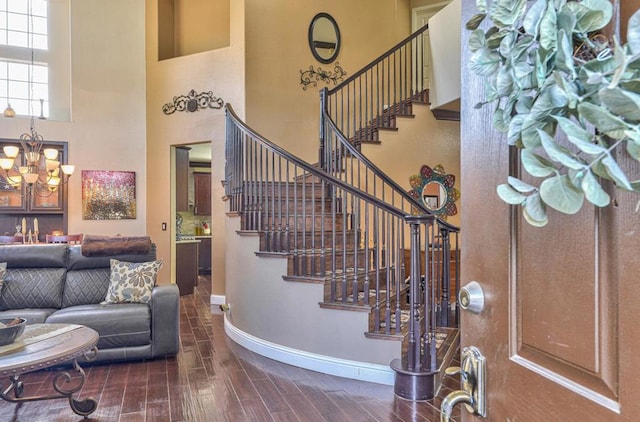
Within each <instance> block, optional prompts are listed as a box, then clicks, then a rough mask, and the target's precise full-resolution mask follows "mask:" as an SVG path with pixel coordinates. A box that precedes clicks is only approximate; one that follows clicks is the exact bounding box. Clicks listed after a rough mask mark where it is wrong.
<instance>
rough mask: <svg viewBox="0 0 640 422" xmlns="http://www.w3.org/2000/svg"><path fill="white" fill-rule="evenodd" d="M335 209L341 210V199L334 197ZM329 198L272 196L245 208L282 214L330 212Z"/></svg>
mask: <svg viewBox="0 0 640 422" xmlns="http://www.w3.org/2000/svg"><path fill="white" fill-rule="evenodd" d="M335 201H336V205H335V211H336V213H340V212H341V211H342V208H341V205H340V203H341V201H340V200H339V199H336V200H335ZM331 202H332V201H331V200H330V199H326V198H325V200H324V201H323V200H322V199H320V198H305V199H304V200H303V198H302V197H298V198H297V200H294V198H289V200H288V201H287V198H274V199H273V200H272V199H270V198H262V201H261V202H259V203H254V204H249V205H248V206H247V209H249V210H252V209H258V210H262V211H264V212H268V213H269V214H271V213H274V212H275V213H276V214H278V213H281V214H284V213H286V212H289V214H293V213H294V212H297V213H302V210H304V211H305V212H306V213H308V214H310V213H311V212H312V211H313V212H315V213H316V214H320V213H321V212H323V211H324V213H325V214H331V212H332V209H331Z"/></svg>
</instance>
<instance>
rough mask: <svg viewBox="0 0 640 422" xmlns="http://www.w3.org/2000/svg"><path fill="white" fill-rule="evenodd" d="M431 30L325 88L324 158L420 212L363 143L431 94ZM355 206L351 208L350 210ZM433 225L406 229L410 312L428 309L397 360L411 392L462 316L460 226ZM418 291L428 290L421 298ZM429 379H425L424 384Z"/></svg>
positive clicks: (401, 384) (383, 196)
mask: <svg viewBox="0 0 640 422" xmlns="http://www.w3.org/2000/svg"><path fill="white" fill-rule="evenodd" d="M427 30H428V27H427V26H424V27H423V28H420V29H419V30H418V31H416V32H415V33H413V34H411V35H410V36H409V37H407V38H405V39H404V40H402V41H401V42H400V43H398V44H397V45H396V46H394V47H393V48H391V49H390V50H388V51H387V52H385V53H384V54H382V55H381V56H380V57H378V58H377V59H376V60H374V61H373V62H371V63H370V64H369V65H367V66H365V67H364V68H363V69H361V70H360V71H358V72H356V73H355V74H354V75H352V76H351V77H350V78H348V79H346V80H345V81H344V82H342V83H341V84H339V85H338V86H336V87H335V88H334V89H331V90H329V89H327V88H324V89H323V90H322V91H321V113H320V118H321V122H320V152H319V160H320V162H319V166H320V167H321V168H323V169H324V170H325V171H326V172H327V173H328V174H329V175H331V176H333V177H334V178H336V179H338V180H341V181H343V182H345V183H347V184H348V185H353V186H356V187H357V188H358V190H360V191H362V192H365V193H367V194H370V195H371V196H373V197H375V198H376V199H377V200H378V201H380V202H383V203H386V204H388V205H390V206H393V207H397V208H399V209H400V210H402V211H403V212H404V213H405V215H406V216H409V215H416V216H420V217H416V218H426V216H430V217H431V218H433V217H432V215H431V212H430V211H429V210H428V209H427V208H426V207H425V205H424V204H423V203H422V202H420V201H417V200H415V199H414V198H412V197H411V196H409V194H408V193H407V192H406V191H405V190H404V189H402V188H401V187H400V186H398V185H397V184H396V183H395V182H394V181H393V180H392V179H390V178H389V177H388V176H387V175H386V174H385V173H384V172H383V171H381V170H380V169H379V168H378V167H377V166H376V165H375V164H373V163H372V162H371V161H370V160H369V159H367V157H365V156H364V155H363V154H362V153H361V152H360V146H361V144H362V143H363V142H377V141H378V133H379V132H380V131H381V130H385V129H394V128H395V123H396V120H397V119H398V118H399V117H401V116H410V115H411V114H412V107H413V104H414V103H416V102H417V103H426V102H427V101H428V91H427V87H426V86H425V82H424V81H425V75H424V74H423V71H424V70H423V69H424V66H423V65H424V45H423V43H424V34H425V32H426V31H427ZM355 211H357V210H354V209H347V212H348V213H353V212H355ZM404 221H405V222H408V221H411V218H410V217H407V220H404ZM409 224H410V223H409ZM410 225H411V224H410ZM428 225H430V228H429V229H428V230H426V231H425V233H424V234H421V233H417V234H414V233H413V232H412V233H411V235H410V236H407V238H408V239H410V243H411V244H410V247H408V250H409V252H408V254H409V255H410V256H409V259H408V261H410V262H411V264H410V265H411V266H410V268H409V269H407V272H408V273H409V277H408V280H409V298H410V300H409V302H410V308H411V312H412V314H413V312H418V313H419V314H420V315H425V316H426V317H425V318H424V320H423V321H422V323H421V324H417V323H416V324H412V323H411V321H412V320H413V319H410V321H409V322H410V323H409V327H408V337H407V339H408V340H407V343H408V344H407V351H406V353H405V354H404V355H403V357H402V359H399V360H396V361H394V362H392V368H393V369H394V370H395V371H396V374H397V375H396V393H397V394H399V395H400V396H402V397H405V398H409V399H424V398H428V397H429V396H430V394H431V391H423V390H421V388H423V387H418V385H419V383H417V382H416V380H418V379H420V377H421V376H423V375H424V371H425V370H427V372H428V371H432V372H433V373H437V372H438V368H440V365H439V362H438V360H437V353H435V349H431V348H433V347H435V346H434V345H433V344H432V343H433V342H432V341H431V340H430V339H432V338H434V337H433V336H435V335H436V334H434V333H437V332H438V331H439V330H441V331H442V329H443V328H444V327H457V321H458V318H457V313H456V312H457V307H456V306H455V302H456V299H455V293H454V292H455V290H456V289H457V287H458V286H459V275H458V274H459V260H460V247H459V244H458V233H459V231H460V230H459V228H458V227H456V226H453V225H451V224H449V223H447V222H446V221H442V220H440V219H437V218H433V220H430V223H428ZM419 226H420V225H418V227H419ZM413 229H414V226H411V230H413ZM420 239H425V243H421V242H420ZM401 241H402V240H401ZM381 246H383V245H381ZM423 263H426V264H423ZM454 286H455V287H454ZM420 293H424V294H422V297H420V298H418V296H420ZM454 310H455V311H454ZM454 348H455V346H454V347H453V348H451V349H454ZM443 350H444V348H443ZM425 356H429V357H430V359H432V360H431V361H430V362H428V364H427V362H425V361H423V360H424V359H425ZM444 358H445V357H444V356H443V361H444ZM441 376H442V374H437V375H436V377H441ZM436 384H437V380H436ZM430 387H431V384H430V383H427V387H424V388H427V389H429V388H430Z"/></svg>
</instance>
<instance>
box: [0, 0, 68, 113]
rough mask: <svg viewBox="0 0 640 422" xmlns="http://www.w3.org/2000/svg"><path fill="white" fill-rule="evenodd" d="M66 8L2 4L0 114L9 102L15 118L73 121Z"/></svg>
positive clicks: (5, 0) (16, 0)
mask: <svg viewBox="0 0 640 422" xmlns="http://www.w3.org/2000/svg"><path fill="white" fill-rule="evenodd" d="M69 9H70V1H69V0H56V1H49V0H0V113H1V112H2V110H4V108H5V107H6V106H7V101H8V102H10V103H11V106H12V107H13V109H14V110H15V112H16V114H17V115H18V116H23V117H24V116H30V115H32V114H33V115H35V116H40V115H42V116H44V117H46V118H47V119H50V120H63V121H69V120H71V113H70V106H71V97H70V92H71V85H70V74H71V70H70V68H71V67H70V64H71V58H70V48H69V47H70V45H69V42H70V32H69V29H70V27H71V26H70V19H69V18H70V10H69ZM30 12H31V13H30ZM31 46H33V49H32V48H31ZM32 52H33V62H34V66H33V68H31V58H32V57H31V53H32ZM30 79H31V81H32V83H31V84H29V80H30ZM29 98H31V103H29ZM40 99H42V100H43V101H42V105H41V104H40Z"/></svg>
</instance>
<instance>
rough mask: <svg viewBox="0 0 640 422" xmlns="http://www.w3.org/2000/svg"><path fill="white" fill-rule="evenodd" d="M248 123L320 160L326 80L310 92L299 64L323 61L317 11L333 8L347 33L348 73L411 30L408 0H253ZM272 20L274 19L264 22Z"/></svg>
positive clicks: (344, 59)
mask: <svg viewBox="0 0 640 422" xmlns="http://www.w3.org/2000/svg"><path fill="white" fill-rule="evenodd" d="M246 4H247V7H246V14H247V16H246V19H247V20H246V28H247V30H246V41H247V57H246V63H247V78H246V84H247V86H246V92H247V100H246V104H247V122H248V124H249V125H250V126H251V127H252V128H254V129H255V130H256V131H258V132H259V133H261V134H262V135H264V136H266V137H267V138H268V139H270V140H271V141H273V142H275V143H277V144H278V145H280V146H282V147H284V148H285V149H289V150H290V151H291V152H292V153H294V154H296V155H298V156H300V157H301V158H304V159H306V160H307V161H310V162H316V161H317V154H318V152H317V148H318V122H319V98H320V97H319V90H320V89H321V88H323V87H325V86H328V85H326V84H325V83H323V82H319V83H318V86H317V87H312V86H310V87H309V88H308V89H307V90H306V91H304V90H303V89H302V86H301V85H300V70H306V69H308V68H309V66H311V65H313V66H314V68H315V69H316V70H317V68H318V67H321V68H322V69H323V70H330V71H333V66H334V64H328V65H325V64H321V63H320V62H318V61H316V60H315V59H314V57H313V56H312V54H311V51H310V50H309V43H308V38H307V31H308V28H309V24H310V23H311V20H312V19H313V17H314V16H315V15H316V14H317V13H319V12H327V13H329V14H330V15H331V16H333V18H334V19H335V20H336V22H337V24H338V26H339V28H340V34H341V38H342V46H341V48H340V54H339V55H338V57H337V62H339V63H340V65H341V66H342V67H343V69H344V70H345V71H346V72H347V77H348V76H349V75H351V74H353V73H354V72H356V71H358V70H359V69H360V68H361V67H363V66H364V65H366V64H368V63H369V62H371V61H372V60H373V59H375V58H376V57H377V56H378V55H379V54H381V53H382V52H384V51H386V50H387V49H389V48H390V47H392V46H393V45H395V44H396V43H397V42H398V41H400V40H401V39H402V38H404V37H406V36H407V35H409V33H410V31H411V13H410V10H409V1H408V0H397V1H388V0H357V1H356V0H353V1H343V0H327V1H323V2H321V3H318V2H308V1H300V2H292V1H286V0H271V1H268V2H267V1H264V0H247V1H246ZM265 22H268V25H267V24H265Z"/></svg>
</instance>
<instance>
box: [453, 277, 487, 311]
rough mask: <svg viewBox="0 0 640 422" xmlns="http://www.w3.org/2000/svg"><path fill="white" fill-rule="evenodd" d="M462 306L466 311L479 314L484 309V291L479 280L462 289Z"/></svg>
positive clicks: (460, 294)
mask: <svg viewBox="0 0 640 422" xmlns="http://www.w3.org/2000/svg"><path fill="white" fill-rule="evenodd" d="M458 301H459V302H460V307H461V308H462V309H464V310H465V311H469V312H472V313H474V314H479V313H480V312H482V309H484V291H483V290H482V286H480V283H478V282H477V281H472V282H470V283H468V284H466V285H465V286H464V287H462V288H461V289H460V293H459V294H458Z"/></svg>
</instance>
